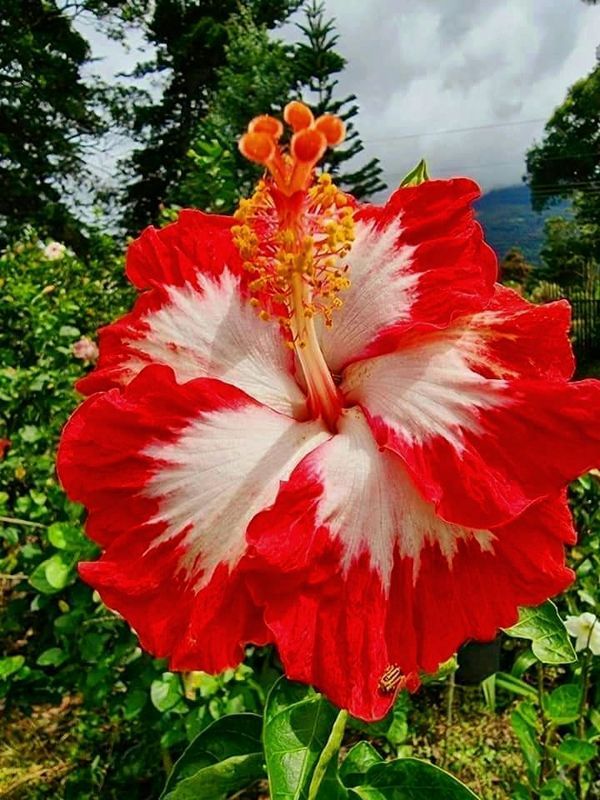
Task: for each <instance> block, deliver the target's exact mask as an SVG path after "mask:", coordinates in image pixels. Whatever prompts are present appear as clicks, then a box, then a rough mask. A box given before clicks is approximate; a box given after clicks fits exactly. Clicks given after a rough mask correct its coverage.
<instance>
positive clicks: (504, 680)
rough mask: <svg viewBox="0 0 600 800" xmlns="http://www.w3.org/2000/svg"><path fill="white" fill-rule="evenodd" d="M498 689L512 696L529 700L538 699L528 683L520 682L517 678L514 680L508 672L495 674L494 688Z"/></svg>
mask: <svg viewBox="0 0 600 800" xmlns="http://www.w3.org/2000/svg"><path fill="white" fill-rule="evenodd" d="M498 687H500V688H501V689H506V690H507V691H508V692H512V693H513V694H518V695H521V696H522V697H526V698H527V699H529V700H537V699H538V693H537V691H536V690H535V689H534V688H533V686H531V685H530V684H529V683H525V681H522V680H520V679H519V678H515V677H514V676H513V675H510V674H509V673H508V672H497V673H496V688H498Z"/></svg>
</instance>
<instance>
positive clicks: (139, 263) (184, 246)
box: [126, 209, 241, 289]
mask: <svg viewBox="0 0 600 800" xmlns="http://www.w3.org/2000/svg"><path fill="white" fill-rule="evenodd" d="M233 224H234V221H233V218H232V217H223V216H219V215H218V214H205V213H203V212H202V211H196V210H193V209H184V210H183V211H181V212H180V214H179V217H178V218H177V221H176V222H173V223H171V224H170V225H166V226H165V227H164V228H154V227H149V228H146V230H145V231H144V232H143V233H142V234H141V236H139V237H138V238H137V239H136V240H135V241H134V242H132V244H131V245H130V247H129V250H128V251H127V265H126V273H127V277H128V278H129V280H130V281H131V282H132V283H133V285H134V286H136V287H137V288H138V289H151V288H153V287H155V286H184V285H185V284H188V283H190V284H192V285H193V284H194V283H195V281H196V278H197V276H198V275H199V274H202V273H204V274H209V275H219V274H220V273H221V272H222V271H223V269H224V268H225V267H227V268H228V269H229V270H232V271H234V272H240V271H241V262H240V256H239V253H238V251H237V248H236V247H235V245H234V244H233V240H232V237H231V226H232V225H233Z"/></svg>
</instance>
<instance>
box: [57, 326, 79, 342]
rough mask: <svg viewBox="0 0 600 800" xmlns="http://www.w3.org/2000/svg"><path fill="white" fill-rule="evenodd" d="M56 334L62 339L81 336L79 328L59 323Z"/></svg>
mask: <svg viewBox="0 0 600 800" xmlns="http://www.w3.org/2000/svg"><path fill="white" fill-rule="evenodd" d="M58 335H59V336H61V337H62V338H63V339H75V338H77V337H78V336H81V333H80V331H79V328H76V327H75V326H74V325H61V327H60V328H59V329H58Z"/></svg>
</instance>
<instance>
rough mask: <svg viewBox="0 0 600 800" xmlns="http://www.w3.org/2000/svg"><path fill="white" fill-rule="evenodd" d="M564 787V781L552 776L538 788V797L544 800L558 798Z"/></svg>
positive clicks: (555, 799) (556, 799) (561, 794)
mask: <svg viewBox="0 0 600 800" xmlns="http://www.w3.org/2000/svg"><path fill="white" fill-rule="evenodd" d="M564 789H565V785H564V783H563V782H562V781H561V780H559V779H558V778H552V779H551V780H549V781H546V783H545V784H544V785H543V786H542V788H541V789H540V797H543V798H544V800H559V798H560V797H562V796H563V792H564Z"/></svg>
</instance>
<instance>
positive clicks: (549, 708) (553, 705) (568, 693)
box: [544, 683, 582, 725]
mask: <svg viewBox="0 0 600 800" xmlns="http://www.w3.org/2000/svg"><path fill="white" fill-rule="evenodd" d="M581 700H582V694H581V686H579V684H577V683H565V684H563V685H562V686H558V687H557V688H556V689H554V691H552V692H551V693H550V694H549V695H548V696H547V697H546V698H545V700H544V712H545V714H546V716H547V717H548V719H550V720H551V721H552V722H553V723H554V724H555V725H567V724H568V723H569V722H575V720H576V719H578V717H579V712H580V710H581Z"/></svg>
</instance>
